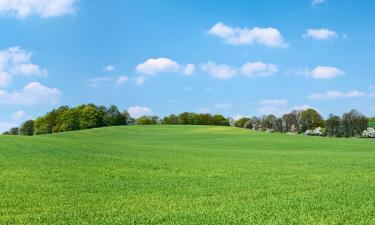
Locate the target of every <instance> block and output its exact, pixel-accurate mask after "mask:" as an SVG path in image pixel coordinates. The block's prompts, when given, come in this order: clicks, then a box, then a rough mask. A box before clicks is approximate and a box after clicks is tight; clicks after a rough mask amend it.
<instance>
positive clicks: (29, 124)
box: [20, 120, 34, 136]
mask: <svg viewBox="0 0 375 225" xmlns="http://www.w3.org/2000/svg"><path fill="white" fill-rule="evenodd" d="M33 134H34V120H27V121H26V122H24V123H23V124H22V125H21V127H20V135H27V136H32V135H33Z"/></svg>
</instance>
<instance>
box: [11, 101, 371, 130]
mask: <svg viewBox="0 0 375 225" xmlns="http://www.w3.org/2000/svg"><path fill="white" fill-rule="evenodd" d="M369 121H375V118H370V119H369V118H367V117H366V116H364V115H363V114H362V113H360V112H359V111H357V110H354V109H353V110H351V111H350V112H347V113H344V114H343V115H342V116H341V117H340V116H337V115H333V114H330V115H329V116H328V118H327V119H326V120H324V119H323V117H322V116H321V115H320V114H319V112H318V111H316V110H314V109H307V110H302V111H292V112H290V113H286V114H284V115H283V116H281V117H276V116H274V115H265V116H261V117H252V118H248V117H243V118H241V119H238V120H236V121H233V120H232V119H228V118H225V117H224V116H223V115H220V114H215V115H212V114H208V113H192V112H184V113H181V114H178V115H175V114H172V115H169V116H165V117H164V118H162V119H159V117H157V116H142V117H140V118H138V119H133V118H131V117H130V115H129V113H128V112H127V111H122V112H120V110H119V109H118V107H117V106H115V105H112V106H110V107H108V108H107V107H105V106H97V105H94V104H84V105H80V106H77V107H74V108H70V107H68V106H61V107H59V108H57V109H53V110H52V111H50V112H48V113H47V114H46V115H44V116H41V117H39V118H37V119H36V120H28V121H26V122H24V123H23V124H22V125H21V126H20V127H19V128H18V127H14V128H11V129H10V130H9V131H7V132H4V134H10V135H18V134H21V135H41V134H51V133H58V132H66V131H74V130H83V129H90V128H97V127H106V126H120V125H154V124H168V125H216V126H230V125H232V126H236V127H242V128H247V129H253V130H258V131H270V132H285V133H287V132H290V133H306V134H313V135H314V134H316V132H318V135H321V136H332V137H357V136H361V135H362V132H363V131H365V130H366V129H367V127H368V124H369ZM370 124H371V123H370ZM314 129H319V130H318V131H316V132H312V131H313V130H314ZM369 129H370V128H369ZM369 132H370V133H371V132H373V131H372V130H371V131H369Z"/></svg>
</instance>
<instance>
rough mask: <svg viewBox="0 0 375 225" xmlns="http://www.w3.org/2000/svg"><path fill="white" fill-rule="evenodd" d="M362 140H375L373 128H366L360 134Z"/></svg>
mask: <svg viewBox="0 0 375 225" xmlns="http://www.w3.org/2000/svg"><path fill="white" fill-rule="evenodd" d="M362 137H363V138H375V129H374V128H371V127H370V128H367V129H366V130H364V131H363V132H362Z"/></svg>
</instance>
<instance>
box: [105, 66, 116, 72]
mask: <svg viewBox="0 0 375 225" xmlns="http://www.w3.org/2000/svg"><path fill="white" fill-rule="evenodd" d="M115 69H116V67H115V66H114V65H107V66H105V67H103V71H106V72H112V71H115Z"/></svg>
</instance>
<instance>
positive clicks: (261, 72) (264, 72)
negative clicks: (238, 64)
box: [241, 61, 279, 77]
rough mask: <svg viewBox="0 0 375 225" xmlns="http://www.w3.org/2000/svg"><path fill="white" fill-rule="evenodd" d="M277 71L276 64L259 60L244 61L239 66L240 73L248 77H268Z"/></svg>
mask: <svg viewBox="0 0 375 225" xmlns="http://www.w3.org/2000/svg"><path fill="white" fill-rule="evenodd" d="M278 71H279V70H278V68H277V66H276V65H274V64H271V63H264V62H261V61H258V62H248V63H245V64H244V65H243V66H242V68H241V73H242V74H243V75H246V76H249V77H268V76H272V75H274V74H275V73H277V72H278Z"/></svg>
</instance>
